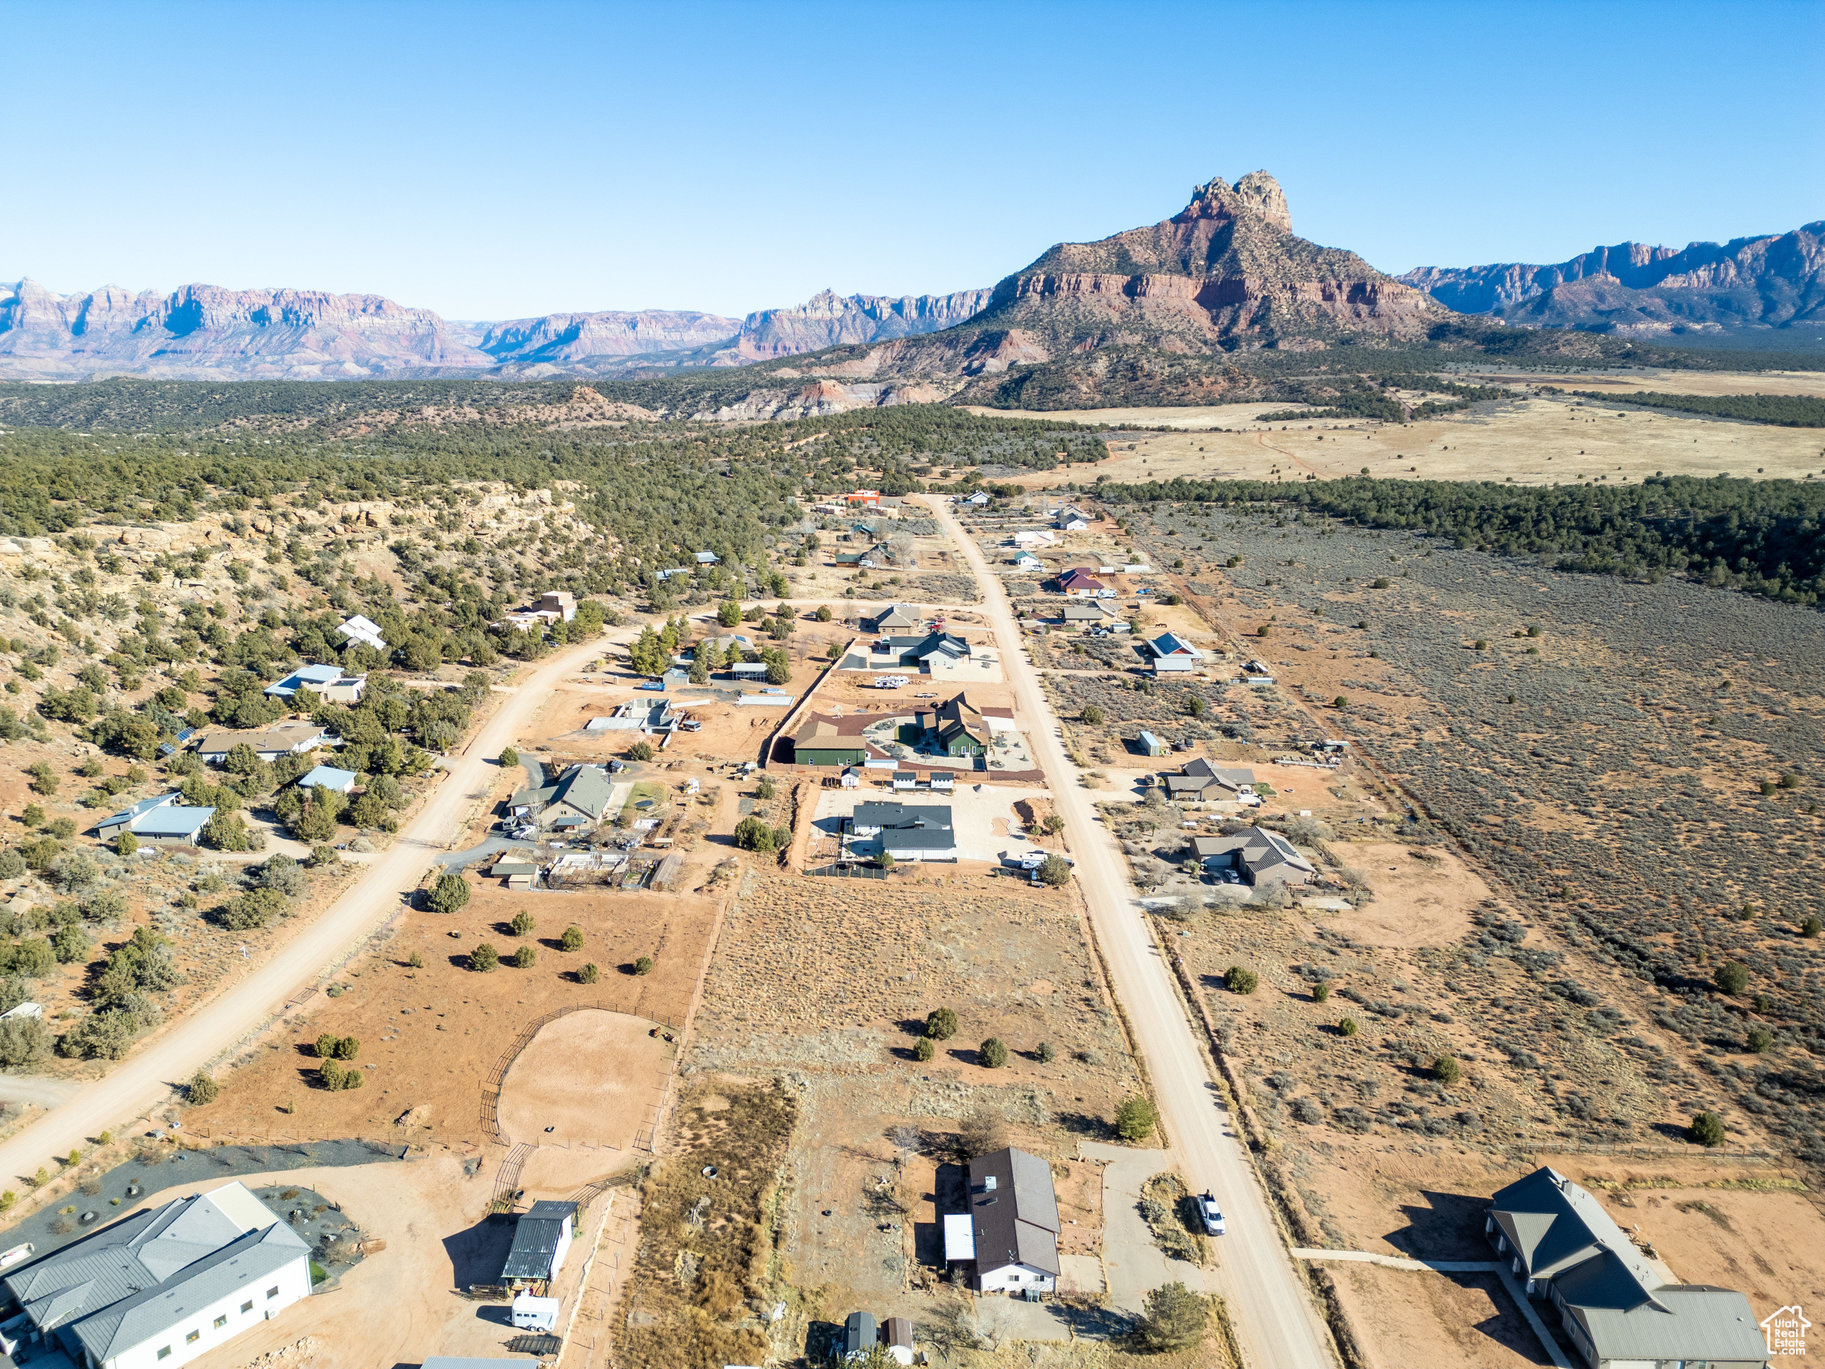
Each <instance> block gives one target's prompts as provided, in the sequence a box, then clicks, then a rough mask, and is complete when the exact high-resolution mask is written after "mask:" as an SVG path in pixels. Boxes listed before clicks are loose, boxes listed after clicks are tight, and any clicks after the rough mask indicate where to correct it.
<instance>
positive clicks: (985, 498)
mask: <svg viewBox="0 0 1825 1369" xmlns="http://www.w3.org/2000/svg"><path fill="white" fill-rule="evenodd" d="M963 502H964V503H966V504H973V505H974V506H975V507H977V508H981V507H982V506H983V505H984V504H986V503H988V502H989V492H988V491H987V490H977V491H976V492H975V493H974V494H972V495H970V496H969V497H968V498H967V499H965V500H964V501H963Z"/></svg>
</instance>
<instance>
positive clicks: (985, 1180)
mask: <svg viewBox="0 0 1825 1369" xmlns="http://www.w3.org/2000/svg"><path fill="white" fill-rule="evenodd" d="M969 1181H970V1183H969V1203H970V1227H971V1230H972V1234H973V1235H974V1237H975V1247H976V1287H977V1288H979V1289H981V1290H982V1291H983V1292H984V1293H995V1292H1011V1293H1019V1292H1025V1291H1026V1290H1028V1289H1033V1290H1035V1291H1037V1292H1041V1293H1050V1292H1052V1291H1054V1290H1055V1289H1056V1288H1057V1287H1058V1271H1059V1265H1058V1196H1057V1193H1056V1192H1055V1191H1054V1190H1053V1187H1052V1167H1051V1166H1050V1165H1049V1164H1047V1163H1046V1162H1045V1161H1044V1160H1042V1159H1040V1157H1039V1156H1037V1155H1030V1154H1028V1153H1027V1152H1026V1151H1024V1150H1015V1149H1013V1148H1012V1147H1009V1148H1008V1149H1006V1150H997V1151H992V1152H990V1153H989V1154H987V1155H981V1156H978V1157H977V1158H976V1159H974V1160H971V1161H970V1164H969Z"/></svg>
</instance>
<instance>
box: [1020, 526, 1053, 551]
mask: <svg viewBox="0 0 1825 1369" xmlns="http://www.w3.org/2000/svg"><path fill="white" fill-rule="evenodd" d="M1057 540H1058V534H1057V533H1055V532H1053V531H1051V530H1050V529H1048V528H1027V529H1023V530H1021V531H1020V532H1017V533H1015V534H1014V545H1015V546H1017V547H1049V546H1051V545H1052V544H1053V543H1054V542H1056V541H1057Z"/></svg>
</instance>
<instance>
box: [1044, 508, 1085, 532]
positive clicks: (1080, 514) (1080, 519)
mask: <svg viewBox="0 0 1825 1369" xmlns="http://www.w3.org/2000/svg"><path fill="white" fill-rule="evenodd" d="M1052 526H1053V527H1055V528H1057V529H1058V530H1059V531H1060V532H1082V531H1083V530H1084V529H1085V528H1087V527H1089V526H1090V515H1089V514H1087V513H1085V512H1084V511H1083V510H1082V509H1074V508H1072V507H1071V506H1070V505H1069V504H1067V505H1065V506H1064V507H1063V508H1062V509H1060V510H1059V511H1058V516H1057V517H1056V518H1054V519H1053V520H1052Z"/></svg>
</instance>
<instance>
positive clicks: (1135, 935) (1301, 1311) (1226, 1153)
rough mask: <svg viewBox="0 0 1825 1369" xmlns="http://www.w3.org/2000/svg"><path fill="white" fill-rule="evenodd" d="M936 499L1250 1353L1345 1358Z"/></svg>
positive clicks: (1008, 611) (1002, 607) (986, 585)
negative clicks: (1212, 1230) (1210, 1197)
mask: <svg viewBox="0 0 1825 1369" xmlns="http://www.w3.org/2000/svg"><path fill="white" fill-rule="evenodd" d="M928 502H930V503H931V505H932V506H933V508H934V509H935V510H936V512H937V516H938V519H939V521H940V522H941V523H943V525H944V527H945V530H946V531H947V532H948V533H949V534H950V536H951V537H952V538H953V539H954V540H955V541H956V543H957V546H958V548H959V550H960V551H961V553H962V555H963V558H964V560H965V561H966V562H967V563H968V564H969V566H970V569H971V570H973V571H974V572H975V574H976V578H977V580H978V581H979V582H980V583H981V586H982V593H983V599H982V607H981V609H980V612H982V614H983V615H984V616H985V617H986V618H987V619H988V621H989V623H990V624H991V626H992V627H993V628H994V631H995V638H996V641H997V643H998V645H999V646H1000V649H1001V660H1002V669H1003V670H1004V671H1005V672H1006V675H1007V679H1008V681H1009V683H1010V684H1011V685H1012V686H1013V688H1014V692H1015V697H1016V699H1017V700H1018V702H1019V707H1020V712H1021V713H1022V714H1023V715H1024V716H1025V717H1026V719H1027V720H1028V724H1029V730H1028V734H1027V735H1028V737H1029V739H1030V741H1031V744H1032V747H1033V753H1034V756H1035V758H1036V759H1037V760H1038V761H1039V764H1040V766H1041V767H1042V768H1043V769H1044V770H1045V772H1046V776H1047V778H1048V780H1049V781H1050V787H1051V792H1052V799H1053V803H1054V804H1055V805H1056V807H1057V810H1058V813H1059V815H1060V816H1061V817H1063V818H1064V820H1065V836H1066V838H1067V840H1068V841H1069V842H1070V847H1071V851H1072V853H1073V854H1074V855H1075V857H1076V861H1077V864H1076V869H1075V873H1076V875H1077V881H1078V886H1079V887H1080V888H1081V889H1082V890H1083V895H1084V902H1085V903H1086V904H1087V905H1088V907H1089V912H1090V919H1091V923H1092V925H1093V926H1094V927H1095V930H1096V937H1097V941H1098V942H1099V943H1100V944H1101V946H1102V950H1103V954H1104V955H1105V956H1106V957H1107V958H1108V963H1109V973H1110V976H1111V979H1112V980H1113V987H1114V989H1115V994H1116V997H1117V998H1119V999H1120V1000H1121V1003H1122V1006H1123V1008H1124V1009H1125V1010H1126V1012H1127V1015H1128V1020H1129V1023H1130V1024H1131V1026H1132V1028H1133V1032H1134V1037H1135V1044H1136V1045H1137V1047H1138V1048H1139V1050H1140V1053H1141V1056H1142V1058H1143V1059H1144V1060H1145V1062H1146V1066H1147V1070H1148V1073H1149V1074H1150V1075H1151V1076H1152V1080H1153V1089H1154V1097H1155V1099H1156V1101H1157V1102H1158V1104H1159V1107H1160V1113H1161V1115H1162V1117H1163V1118H1164V1120H1165V1125H1166V1133H1167V1139H1168V1140H1169V1141H1170V1142H1171V1144H1172V1153H1173V1154H1174V1156H1175V1157H1176V1159H1177V1161H1178V1165H1179V1169H1180V1172H1181V1173H1182V1174H1183V1175H1184V1177H1185V1180H1186V1182H1187V1183H1188V1184H1190V1186H1191V1187H1192V1189H1193V1190H1194V1191H1197V1190H1201V1189H1204V1188H1207V1187H1208V1188H1209V1189H1210V1190H1211V1191H1212V1192H1213V1193H1214V1194H1215V1195H1216V1196H1217V1199H1218V1201H1219V1202H1220V1203H1221V1204H1222V1207H1223V1212H1224V1215H1225V1216H1226V1217H1227V1218H1228V1226H1229V1231H1228V1234H1227V1235H1225V1236H1222V1237H1218V1238H1216V1242H1215V1245H1216V1250H1217V1257H1218V1260H1219V1262H1220V1269H1219V1270H1218V1272H1217V1275H1216V1277H1215V1278H1214V1280H1213V1281H1212V1282H1213V1286H1214V1289H1215V1291H1217V1292H1219V1293H1221V1294H1222V1295H1223V1296H1224V1299H1225V1301H1226V1302H1227V1304H1228V1307H1229V1314H1230V1318H1231V1320H1232V1321H1233V1322H1234V1325H1235V1329H1236V1335H1237V1337H1238V1339H1239V1340H1240V1341H1241V1345H1242V1351H1243V1354H1244V1356H1245V1357H1246V1359H1247V1361H1248V1362H1249V1363H1250V1364H1251V1365H1258V1366H1276V1367H1277V1369H1331V1366H1333V1365H1334V1364H1335V1363H1336V1358H1335V1355H1334V1353H1333V1351H1332V1349H1331V1346H1330V1336H1329V1333H1328V1332H1327V1330H1326V1328H1325V1327H1324V1324H1323V1323H1322V1322H1321V1321H1320V1320H1319V1318H1318V1315H1317V1312H1316V1309H1315V1308H1314V1307H1313V1305H1312V1301H1311V1299H1310V1297H1309V1296H1308V1294H1307V1292H1306V1289H1305V1286H1304V1283H1303V1281H1302V1279H1301V1278H1300V1276H1299V1274H1298V1273H1297V1272H1296V1271H1295V1269H1294V1267H1293V1261H1292V1258H1291V1256H1290V1255H1289V1254H1288V1252H1287V1249H1286V1247H1285V1246H1284V1245H1283V1244H1282V1243H1281V1240H1280V1230H1279V1228H1278V1227H1277V1226H1276V1225H1275V1224H1274V1220H1273V1215H1272V1213H1270V1212H1269V1210H1268V1205H1267V1198H1266V1195H1265V1194H1264V1193H1263V1192H1262V1190H1261V1187H1260V1185H1259V1182H1258V1181H1257V1179H1256V1176H1255V1171H1254V1167H1253V1166H1252V1165H1251V1164H1250V1163H1249V1160H1248V1157H1247V1155H1246V1154H1245V1152H1244V1146H1243V1142H1242V1141H1241V1139H1240V1138H1239V1137H1238V1136H1237V1135H1236V1132H1235V1128H1234V1126H1233V1124H1232V1123H1231V1121H1230V1119H1229V1114H1228V1111H1227V1109H1226V1108H1225V1107H1224V1105H1223V1101H1222V1097H1221V1095H1220V1094H1219V1093H1218V1091H1217V1086H1216V1084H1215V1082H1214V1081H1213V1080H1212V1078H1211V1074H1210V1061H1209V1059H1208V1056H1207V1053H1206V1050H1205V1047H1204V1045H1203V1043H1202V1042H1201V1041H1200V1040H1199V1039H1198V1037H1197V1036H1196V1034H1195V1033H1194V1032H1193V1031H1192V1027H1191V1023H1190V1021H1189V1020H1188V1018H1187V1017H1186V1014H1185V1009H1184V1008H1183V1007H1182V1006H1181V1004H1180V1002H1179V997H1178V994H1177V993H1176V992H1175V990H1174V986H1173V980H1172V974H1171V971H1170V969H1169V968H1168V966H1167V964H1166V961H1165V959H1164V958H1163V957H1162V955H1161V954H1160V951H1159V950H1158V948H1157V947H1156V946H1155V945H1154V942H1153V939H1152V937H1151V936H1150V935H1149V933H1148V929H1147V926H1146V921H1145V918H1144V916H1143V915H1142V913H1141V911H1140V908H1139V904H1138V903H1137V901H1136V898H1135V894H1134V890H1133V888H1132V887H1131V886H1130V885H1129V882H1128V877H1127V873H1126V863H1125V861H1124V859H1123V856H1122V853H1121V851H1120V850H1119V849H1118V848H1117V847H1116V844H1115V839H1114V837H1113V836H1112V835H1111V834H1110V832H1109V830H1108V828H1106V827H1105V826H1104V825H1103V824H1102V823H1101V822H1100V821H1099V820H1098V818H1097V816H1096V812H1095V809H1094V807H1093V806H1092V804H1091V801H1090V795H1089V793H1088V791H1086V790H1085V789H1084V787H1083V783H1082V777H1081V775H1080V774H1079V771H1078V769H1077V767H1076V766H1075V765H1073V764H1071V762H1070V760H1069V758H1068V757H1067V756H1066V755H1065V750H1064V746H1063V744H1062V742H1061V739H1060V731H1059V726H1058V719H1057V717H1056V715H1055V714H1054V713H1053V711H1052V706H1051V703H1050V701H1049V700H1047V698H1046V696H1045V691H1044V690H1043V689H1042V688H1041V687H1040V682H1039V674H1038V672H1037V671H1036V670H1035V669H1034V668H1033V665H1032V662H1031V661H1030V660H1028V658H1027V655H1026V651H1025V648H1024V646H1023V645H1022V643H1021V639H1020V628H1019V625H1018V624H1017V623H1016V621H1015V617H1014V611H1013V608H1012V606H1011V605H1010V603H1009V601H1008V597H1007V593H1006V592H1005V590H1004V589H1003V588H1002V585H1001V579H1000V577H999V576H997V575H996V574H995V573H994V572H993V571H992V570H991V569H990V568H989V564H988V561H987V559H986V558H985V557H984V556H983V555H982V552H981V549H980V548H978V547H977V545H976V543H975V539H973V538H972V537H971V536H970V535H969V533H968V532H967V531H965V530H964V528H963V526H962V525H961V524H960V523H959V522H958V521H957V518H956V516H955V515H954V514H953V513H952V511H951V509H950V505H949V502H948V501H947V500H945V499H944V498H942V497H941V496H934V497H932V498H931V499H930V500H929V501H928Z"/></svg>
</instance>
